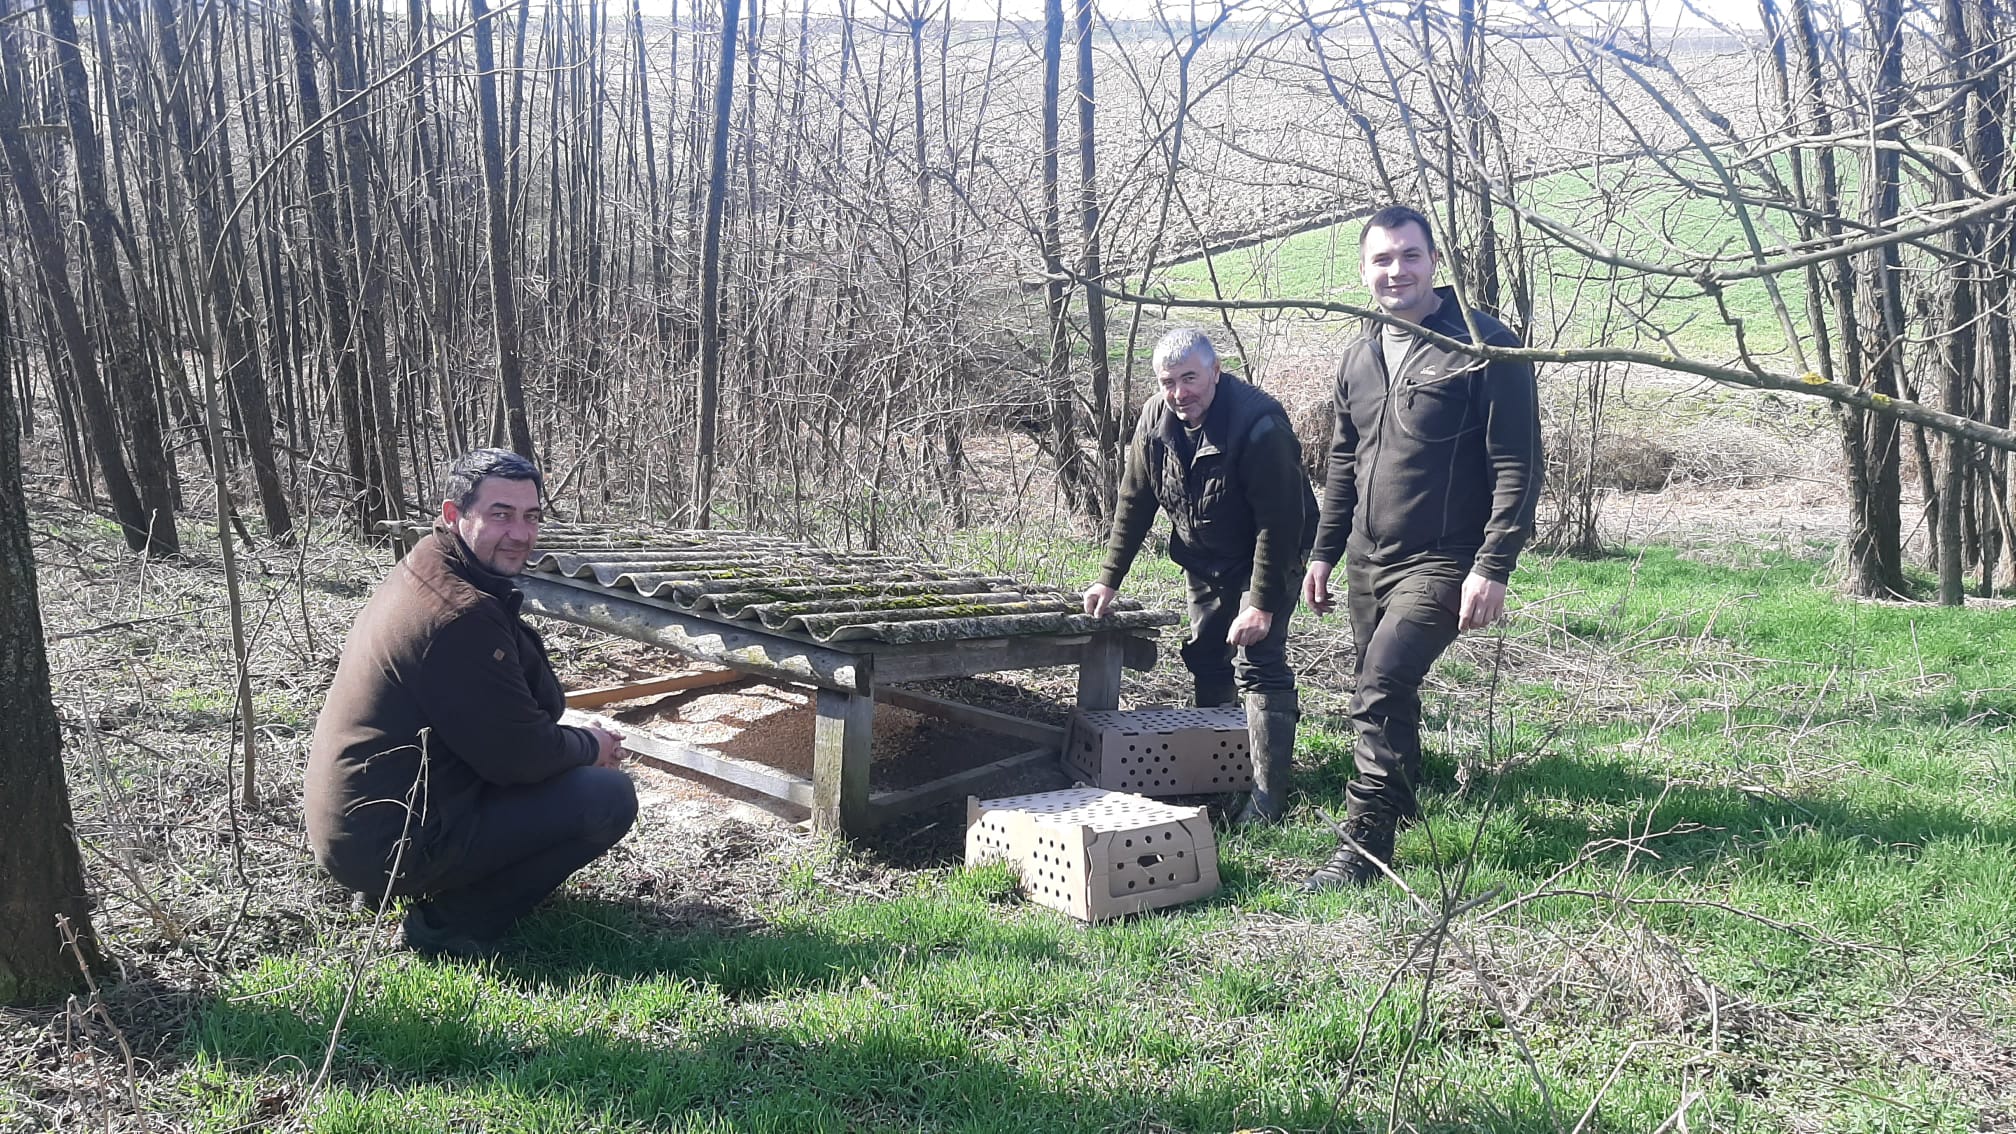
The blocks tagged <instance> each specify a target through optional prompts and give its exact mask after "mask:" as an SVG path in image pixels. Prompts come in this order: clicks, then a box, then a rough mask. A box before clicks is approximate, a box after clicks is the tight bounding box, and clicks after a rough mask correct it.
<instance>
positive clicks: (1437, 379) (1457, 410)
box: [1392, 365, 1482, 442]
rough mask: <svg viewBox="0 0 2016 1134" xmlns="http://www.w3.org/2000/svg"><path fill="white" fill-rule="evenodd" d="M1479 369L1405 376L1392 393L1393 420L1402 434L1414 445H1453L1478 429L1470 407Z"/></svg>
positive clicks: (1478, 425)
mask: <svg viewBox="0 0 2016 1134" xmlns="http://www.w3.org/2000/svg"><path fill="white" fill-rule="evenodd" d="M1481 370H1482V367H1481V365H1480V366H1475V367H1462V368H1458V369H1456V370H1454V371H1451V372H1449V373H1436V374H1428V375H1424V376H1420V377H1415V376H1409V377H1407V378H1406V379H1404V380H1403V381H1402V382H1401V383H1400V386H1399V387H1398V388H1397V389H1396V390H1394V391H1393V394H1392V396H1393V397H1394V398H1396V399H1398V401H1399V405H1398V406H1397V407H1395V409H1394V412H1393V416H1394V419H1395V420H1396V421H1398V422H1399V424H1400V429H1401V431H1402V432H1404V433H1405V434H1407V436H1409V437H1411V438H1413V439H1414V440H1416V441H1427V442H1440V441H1454V440H1455V439H1456V438H1458V437H1461V436H1463V435H1464V434H1466V433H1469V432H1472V431H1473V430H1475V429H1477V428H1479V427H1480V426H1481V425H1482V422H1481V421H1480V420H1478V415H1477V414H1476V413H1475V411H1474V409H1473V407H1472V399H1471V396H1470V395H1471V391H1472V389H1473V381H1472V379H1473V377H1474V376H1475V375H1476V374H1477V373H1479V372H1480V371H1481Z"/></svg>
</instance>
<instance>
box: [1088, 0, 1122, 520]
mask: <svg viewBox="0 0 2016 1134" xmlns="http://www.w3.org/2000/svg"><path fill="white" fill-rule="evenodd" d="M1092 3H1093V0H1078V11H1077V17H1078V223H1079V229H1080V232H1081V233H1082V235H1083V238H1084V241H1085V279H1086V281H1087V285H1086V288H1085V332H1086V337H1087V339H1088V340H1089V342H1088V345H1087V349H1088V352H1089V354H1090V355H1091V358H1090V362H1091V364H1092V426H1093V429H1094V430H1096V431H1097V434H1098V447H1099V477H1098V480H1099V489H1100V499H1101V502H1102V504H1103V506H1104V508H1105V509H1106V511H1107V512H1108V513H1110V512H1111V511H1112V509H1113V506H1114V500H1115V497H1116V496H1117V495H1118V493H1119V491H1120V415H1119V414H1116V413H1115V412H1114V410H1113V376H1112V373H1111V366H1110V363H1109V360H1108V359H1107V357H1106V297H1105V296H1103V295H1100V294H1099V293H1098V292H1097V291H1096V290H1094V289H1093V287H1092V286H1091V285H1092V284H1093V283H1103V282H1104V280H1105V271H1106V269H1105V263H1104V256H1103V254H1102V249H1101V247H1100V239H1099V176H1098V174H1099V164H1098V147H1097V145H1096V142H1097V137H1096V130H1095V124H1094V119H1095V112H1096V111H1097V110H1098V106H1099V103H1098V99H1097V97H1096V95H1095V93H1094V91H1093V87H1092ZM1124 408H1125V407H1123V409H1124Z"/></svg>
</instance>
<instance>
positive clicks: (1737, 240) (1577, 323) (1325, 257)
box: [1159, 165, 1812, 365]
mask: <svg viewBox="0 0 2016 1134" xmlns="http://www.w3.org/2000/svg"><path fill="white" fill-rule="evenodd" d="M1689 172H1690V174H1691V175H1692V176H1695V177H1698V178H1700V179H1702V180H1704V181H1712V180H1713V178H1712V175H1710V174H1709V173H1708V172H1707V171H1706V169H1705V168H1696V169H1692V170H1690V171H1689ZM1520 194H1521V198H1522V200H1521V203H1522V204H1523V205H1525V206H1526V207H1527V208H1529V209H1532V210H1534V211H1536V212H1539V213H1541V214H1543V215H1545V216H1547V217H1550V218H1552V219H1554V220H1556V221H1558V222H1561V223H1564V224H1566V225H1568V226H1569V227H1570V228H1571V229H1573V230H1575V231H1577V232H1580V233H1582V234H1584V235H1585V236H1587V237H1588V238H1591V239H1593V240H1595V241H1597V242H1599V243H1600V244H1602V245H1603V246H1606V247H1609V248H1613V249H1615V250H1616V251H1618V252H1620V253H1622V254H1623V255H1626V256H1629V257H1632V258H1635V259H1639V260H1644V261H1649V262H1654V263H1660V264H1667V265H1676V266H1682V267H1687V266H1691V265H1693V264H1694V263H1697V262H1700V261H1702V260H1704V259H1708V258H1714V259H1717V260H1719V261H1720V262H1721V265H1722V266H1725V267H1726V266H1729V265H1730V263H1731V260H1732V258H1733V259H1736V260H1740V259H1742V258H1743V257H1745V256H1747V249H1748V245H1747V243H1745V241H1744V237H1743V232H1742V229H1741V227H1740V226H1739V224H1738V222H1737V220H1736V218H1735V215H1734V213H1733V212H1732V211H1731V210H1730V209H1729V207H1728V206H1726V205H1724V204H1723V203H1721V202H1719V201H1716V200H1714V199H1712V198H1708V197H1704V196H1700V195H1697V194H1693V193H1688V192H1685V191H1683V190H1678V189H1675V188H1672V187H1671V184H1670V180H1669V179H1668V178H1667V176H1666V175H1665V174H1662V173H1660V172H1659V171H1657V170H1655V169H1651V168H1649V167H1636V166H1632V165H1618V166H1613V167H1608V168H1606V169H1604V170H1602V171H1600V173H1597V174H1592V173H1591V172H1589V171H1586V170H1579V169H1578V170H1569V171H1566V172H1562V173H1556V174H1552V175H1549V176H1546V177H1540V178H1535V179H1534V180H1532V181H1530V182H1527V183H1524V184H1523V185H1522V186H1521V187H1520ZM1619 200H1628V201H1629V202H1630V208H1629V209H1628V210H1627V211H1625V212H1622V213H1619V214H1615V215H1612V214H1610V213H1607V212H1606V209H1607V208H1610V207H1612V205H1606V202H1611V203H1613V205H1614V202H1616V201H1619ZM1757 213H1758V215H1757V216H1756V218H1755V223H1757V224H1758V227H1759V229H1760V231H1759V239H1760V241H1761V242H1762V244H1763V246H1764V247H1766V248H1767V249H1768V248H1772V247H1778V246H1782V245H1783V244H1785V243H1788V242H1790V240H1791V239H1792V237H1791V233H1792V231H1793V230H1792V228H1791V225H1790V224H1789V222H1788V219H1787V217H1786V216H1785V214H1783V213H1781V212H1774V211H1769V210H1757ZM1438 215H1440V214H1438ZM1362 224H1363V222H1362V221H1357V220H1353V221H1346V222H1343V223H1341V224H1337V225H1330V226H1326V227H1323V228H1318V229H1311V230H1309V231H1306V232H1301V233H1296V234H1293V235H1290V236H1285V237H1280V238H1277V239H1274V240H1270V241H1267V242H1264V243H1262V244H1258V245H1255V246H1253V247H1250V248H1243V249H1239V250H1237V251H1233V252H1228V253H1225V254H1223V255H1219V256H1216V257H1213V258H1212V261H1211V262H1210V263H1209V264H1207V263H1206V262H1205V261H1204V260H1202V259H1197V260H1190V261H1186V262H1184V263H1182V264H1179V265H1176V266H1174V267H1172V268H1170V269H1169V270H1168V271H1166V272H1165V273H1163V275H1162V276H1161V277H1160V280H1159V284H1160V286H1162V287H1165V288H1167V289H1168V290H1169V291H1170V292H1172V293H1174V294H1175V295H1177V296H1179V297H1182V298H1190V299H1203V298H1216V297H1219V296H1221V295H1222V297H1223V298H1227V299H1249V300H1250V299H1263V298H1280V299H1289V298H1293V299H1315V300H1328V301H1332V302H1346V303H1359V304H1363V303H1364V302H1366V296H1365V289H1364V285H1363V284H1362V283H1361V282H1360V280H1359V274H1358V272H1359V269H1358V231H1359V228H1360V227H1361V226H1362ZM1533 239H1534V241H1535V247H1538V248H1544V249H1547V251H1546V252H1545V253H1544V254H1543V255H1542V256H1541V258H1540V259H1539V260H1538V261H1537V262H1536V264H1535V267H1534V272H1535V276H1534V280H1533V285H1534V287H1535V297H1534V302H1535V322H1536V324H1537V326H1536V328H1535V329H1534V331H1533V333H1532V334H1531V335H1530V336H1529V338H1530V339H1531V341H1532V342H1533V343H1534V344H1535V345H1543V346H1558V347H1587V346H1618V347H1626V346H1630V347H1638V348H1640V349H1646V350H1655V351H1666V350H1669V349H1670V350H1677V351H1678V352H1679V353H1681V354H1684V355H1688V356H1690V357H1696V358H1702V359H1707V360H1711V361H1728V360H1730V359H1732V358H1733V357H1734V356H1735V353H1736V339H1735V334H1734V331H1733V330H1732V329H1731V327H1730V326H1729V323H1728V321H1727V320H1725V319H1724V317H1723V314H1722V312H1721V310H1720V309H1718V307H1717V305H1716V303H1715V301H1714V300H1713V299H1711V298H1709V297H1708V296H1706V295H1704V294H1702V292H1701V291H1700V289H1699V288H1698V287H1697V286H1695V285H1694V284H1692V283H1691V282H1690V281H1687V280H1685V279H1678V280H1676V279H1671V278H1667V277H1661V276H1643V275H1640V274H1638V273H1634V272H1629V271H1618V270H1613V269H1611V268H1609V267H1607V266H1605V265H1602V264H1599V263H1596V262H1594V261H1591V260H1590V259H1588V258H1587V257H1585V256H1583V255H1581V254H1580V253H1577V252H1573V251H1570V250H1568V249H1567V248H1566V247H1565V246H1561V245H1559V244H1558V242H1555V241H1553V240H1551V239H1549V240H1545V241H1542V240H1540V239H1539V238H1537V236H1536V237H1534V238H1533ZM1214 277H1215V278H1214ZM1443 278H1444V282H1447V279H1448V269H1446V268H1445V271H1444V277H1443ZM1778 284H1779V287H1780V288H1781V289H1782V293H1783V298H1784V300H1785V303H1786V304H1787V305H1788V306H1789V308H1790V309H1791V311H1792V312H1793V315H1794V321H1795V325H1801V326H1803V324H1804V323H1805V303H1806V298H1805V297H1806V288H1805V278H1804V276H1803V275H1800V274H1797V273H1793V274H1788V275H1783V276H1780V277H1779V278H1778ZM1724 303H1725V304H1726V306H1727V310H1728V318H1729V319H1733V320H1736V321H1739V322H1740V323H1741V324H1742V325H1743V327H1744V334H1745V337H1746V342H1747V345H1748V347H1749V350H1750V352H1751V354H1752V355H1753V356H1755V357H1757V358H1759V359H1762V360H1767V361H1775V362H1777V363H1779V364H1781V365H1789V364H1790V356H1789V354H1787V352H1786V341H1785V335H1784V332H1783V329H1782V324H1781V323H1780V321H1779V319H1778V316H1777V313H1776V308H1775V307H1774V306H1773V305H1772V303H1771V299H1770V293H1769V291H1768V289H1767V287H1766V286H1765V284H1764V283H1763V282H1761V281H1756V280H1747V281H1739V282H1737V283H1734V284H1732V285H1730V286H1729V287H1728V288H1727V289H1726V291H1725V294H1724ZM1805 345H1806V347H1807V349H1808V350H1809V351H1810V350H1811V349H1812V344H1811V343H1810V342H1808V343H1806V344H1805ZM1781 356H1783V357H1782V358H1781Z"/></svg>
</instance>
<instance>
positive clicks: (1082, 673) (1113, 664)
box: [1078, 634, 1126, 709]
mask: <svg viewBox="0 0 2016 1134" xmlns="http://www.w3.org/2000/svg"><path fill="white" fill-rule="evenodd" d="M1125 637H1126V635H1124V634H1099V635H1096V636H1094V637H1093V639H1092V641H1091V643H1090V644H1089V645H1087V646H1086V647H1085V654H1084V657H1083V659H1082V660H1080V661H1079V663H1078V707H1079V708H1081V709H1117V708H1119V707H1120V667H1121V665H1122V663H1123V662H1124V661H1125V660H1126V653H1125V651H1126V643H1125V642H1124V641H1123V640H1122V639H1124V638H1125Z"/></svg>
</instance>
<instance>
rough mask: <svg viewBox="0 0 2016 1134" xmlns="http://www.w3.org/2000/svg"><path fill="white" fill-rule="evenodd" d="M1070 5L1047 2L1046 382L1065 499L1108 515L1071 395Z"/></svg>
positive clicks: (1057, 0)
mask: <svg viewBox="0 0 2016 1134" xmlns="http://www.w3.org/2000/svg"><path fill="white" fill-rule="evenodd" d="M1063 69H1064V3H1063V0H1044V3H1043V233H1042V240H1043V270H1044V276H1045V279H1044V282H1043V295H1044V304H1043V309H1044V313H1045V315H1046V317H1047V319H1048V323H1049V332H1050V335H1049V346H1048V349H1047V352H1046V359H1045V367H1044V369H1045V372H1046V375H1047V379H1046V381H1045V382H1044V387H1045V394H1046V396H1047V399H1048V402H1049V405H1048V410H1049V417H1050V421H1049V426H1050V438H1049V440H1050V444H1051V446H1052V448H1053V449H1054V454H1055V457H1056V461H1057V476H1058V480H1059V482H1060V485H1061V487H1062V488H1063V491H1064V498H1065V500H1066V501H1067V502H1068V503H1069V504H1070V505H1071V509H1072V511H1074V512H1079V513H1082V514H1084V515H1086V516H1088V517H1090V518H1092V519H1094V520H1097V519H1098V518H1100V517H1101V516H1103V515H1104V514H1105V513H1104V509H1103V508H1102V507H1101V497H1102V493H1103V490H1102V489H1101V488H1100V486H1099V485H1098V484H1096V483H1094V481H1093V477H1092V475H1091V472H1090V470H1088V469H1087V468H1086V467H1085V454H1084V451H1083V450H1082V449H1080V448H1079V447H1078V406H1077V402H1076V401H1075V400H1074V399H1073V398H1072V396H1071V394H1072V391H1071V336H1070V331H1071V328H1070V322H1069V310H1070V292H1069V290H1068V289H1067V288H1066V287H1065V284H1064V278H1063V273H1064V249H1063V245H1064V221H1063V205H1062V193H1061V189H1060V187H1059V185H1058V158H1059V150H1060V148H1061V147H1060V144H1059V140H1058V135H1059V133H1060V130H1059V121H1058V120H1059V117H1060V111H1061V106H1060V103H1061V101H1062V99H1063V82H1062V78H1063V75H1062V72H1063Z"/></svg>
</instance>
